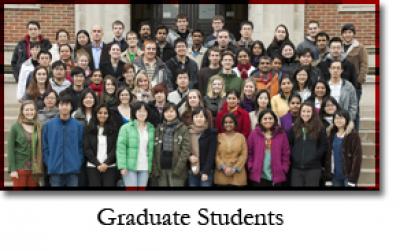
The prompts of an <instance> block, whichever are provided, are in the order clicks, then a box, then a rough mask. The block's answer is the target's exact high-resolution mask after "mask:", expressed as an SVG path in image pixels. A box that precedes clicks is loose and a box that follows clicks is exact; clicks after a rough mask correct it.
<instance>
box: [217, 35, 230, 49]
mask: <svg viewBox="0 0 400 251" xmlns="http://www.w3.org/2000/svg"><path fill="white" fill-rule="evenodd" d="M217 42H218V44H219V45H220V46H223V47H226V46H228V44H229V33H228V32H225V31H224V32H219V33H218V37H217Z"/></svg>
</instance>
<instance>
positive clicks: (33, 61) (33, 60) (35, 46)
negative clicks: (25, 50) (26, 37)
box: [17, 42, 40, 102]
mask: <svg viewBox="0 0 400 251" xmlns="http://www.w3.org/2000/svg"><path fill="white" fill-rule="evenodd" d="M29 47H30V48H29V54H30V57H29V58H28V59H27V60H25V62H24V63H23V64H22V65H21V70H20V72H19V77H18V86H17V100H18V101H19V102H21V101H22V98H23V97H24V95H25V91H26V80H27V78H28V76H29V73H31V72H33V70H34V69H35V67H36V66H37V65H38V61H37V55H38V53H39V51H40V44H39V43H38V42H32V43H31V44H30V46H29Z"/></svg>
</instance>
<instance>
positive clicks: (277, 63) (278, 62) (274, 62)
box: [272, 58, 282, 71]
mask: <svg viewBox="0 0 400 251" xmlns="http://www.w3.org/2000/svg"><path fill="white" fill-rule="evenodd" d="M272 67H273V68H274V69H275V70H277V71H279V70H280V69H281V68H282V61H281V60H280V59H279V58H274V60H272Z"/></svg>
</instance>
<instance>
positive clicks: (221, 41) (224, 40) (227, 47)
mask: <svg viewBox="0 0 400 251" xmlns="http://www.w3.org/2000/svg"><path fill="white" fill-rule="evenodd" d="M214 46H217V47H218V49H219V50H220V52H221V53H224V52H225V51H231V52H232V53H233V54H236V51H237V47H236V46H235V45H233V43H231V40H230V38H229V31H228V30H220V31H219V32H218V35H217V41H215V44H214ZM207 54H208V51H207ZM209 63H210V62H208V57H204V58H203V62H202V64H201V67H206V66H208V65H209Z"/></svg>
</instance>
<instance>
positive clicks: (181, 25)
mask: <svg viewBox="0 0 400 251" xmlns="http://www.w3.org/2000/svg"><path fill="white" fill-rule="evenodd" d="M188 25H189V22H188V20H186V18H183V19H178V20H177V21H176V27H177V28H178V31H180V32H185V31H186V30H187V28H188Z"/></svg>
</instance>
